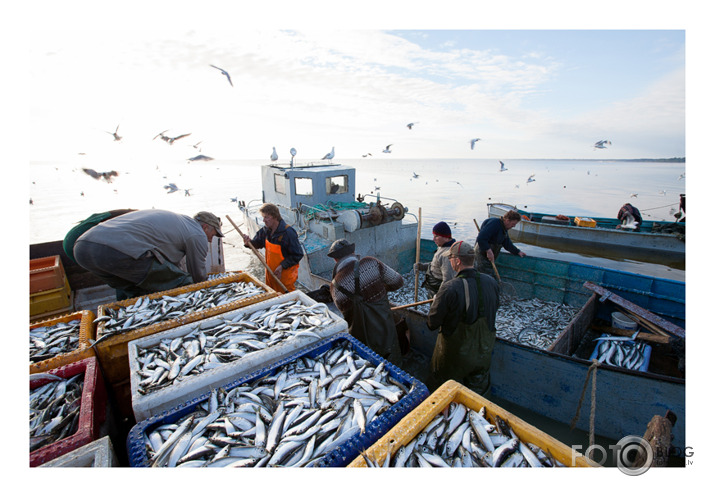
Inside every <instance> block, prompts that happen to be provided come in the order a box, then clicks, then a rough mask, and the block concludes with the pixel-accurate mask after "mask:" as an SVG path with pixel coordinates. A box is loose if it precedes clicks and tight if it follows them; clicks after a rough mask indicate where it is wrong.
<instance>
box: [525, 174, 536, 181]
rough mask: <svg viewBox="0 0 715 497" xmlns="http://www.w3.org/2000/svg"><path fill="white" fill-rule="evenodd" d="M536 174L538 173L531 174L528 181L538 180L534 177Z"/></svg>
mask: <svg viewBox="0 0 715 497" xmlns="http://www.w3.org/2000/svg"><path fill="white" fill-rule="evenodd" d="M534 176H536V175H535V174H532V175H531V176H529V179H527V180H526V182H527V183H531V182H533V181H536V180H535V179H534Z"/></svg>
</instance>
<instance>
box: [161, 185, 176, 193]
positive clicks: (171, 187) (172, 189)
mask: <svg viewBox="0 0 715 497" xmlns="http://www.w3.org/2000/svg"><path fill="white" fill-rule="evenodd" d="M164 188H165V189H166V190H168V191H167V192H166V193H174V192H176V191H178V190H179V187H178V186H176V184H175V183H169V184H168V185H164Z"/></svg>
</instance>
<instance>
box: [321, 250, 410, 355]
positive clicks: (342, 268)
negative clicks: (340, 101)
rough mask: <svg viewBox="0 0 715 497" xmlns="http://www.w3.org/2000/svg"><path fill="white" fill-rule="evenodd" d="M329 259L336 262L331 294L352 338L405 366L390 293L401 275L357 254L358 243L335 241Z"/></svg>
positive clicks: (400, 279)
mask: <svg viewBox="0 0 715 497" xmlns="http://www.w3.org/2000/svg"><path fill="white" fill-rule="evenodd" d="M328 257H330V258H332V259H334V260H335V268H333V279H332V281H331V283H330V293H331V294H332V296H333V301H334V302H335V305H336V306H337V308H338V309H340V312H341V313H342V314H343V316H344V317H345V320H346V321H347V322H348V325H349V328H348V331H349V332H350V334H351V335H352V336H354V337H355V338H357V339H358V340H360V341H361V342H362V343H364V344H365V345H367V346H368V347H370V348H371V349H372V350H374V351H375V352H377V353H378V354H379V355H380V356H382V357H384V358H385V359H387V360H388V361H390V362H391V363H392V364H394V365H395V366H398V367H399V366H401V365H402V352H401V351H400V342H399V339H398V337H397V328H396V327H395V321H394V319H393V317H392V309H391V308H390V302H389V301H388V299H387V292H391V291H394V290H397V289H399V288H400V287H401V286H402V285H403V283H404V282H403V279H402V276H401V275H400V273H398V272H397V271H395V270H394V269H392V268H390V267H389V266H387V265H385V264H383V263H382V262H380V261H379V260H377V259H375V258H374V257H369V256H367V257H362V258H361V257H360V256H359V255H357V254H355V244H354V243H350V242H348V241H347V240H346V239H344V238H343V239H340V240H336V241H335V242H334V243H333V245H332V246H331V247H330V251H329V252H328Z"/></svg>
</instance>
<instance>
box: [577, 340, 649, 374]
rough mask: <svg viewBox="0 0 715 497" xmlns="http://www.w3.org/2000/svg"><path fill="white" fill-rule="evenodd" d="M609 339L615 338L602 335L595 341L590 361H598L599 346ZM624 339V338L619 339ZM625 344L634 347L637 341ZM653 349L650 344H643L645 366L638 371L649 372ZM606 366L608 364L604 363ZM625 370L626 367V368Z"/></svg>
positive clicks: (627, 341) (624, 341)
mask: <svg viewBox="0 0 715 497" xmlns="http://www.w3.org/2000/svg"><path fill="white" fill-rule="evenodd" d="M609 338H614V337H613V336H612V335H609V334H607V333H604V334H603V335H601V336H600V337H599V338H597V339H596V340H595V342H596V345H595V346H594V348H593V352H592V353H591V356H590V357H589V360H591V361H593V360H594V359H598V346H599V345H600V344H601V342H602V341H603V340H608V339H609ZM619 338H622V337H619ZM623 343H624V344H626V345H628V346H633V345H635V344H636V341H635V340H623ZM651 351H652V347H651V346H650V345H648V344H643V364H641V366H640V367H639V368H638V369H636V371H643V372H646V371H648V366H649V365H650V355H651ZM604 364H606V363H604ZM617 367H624V366H617ZM624 368H625V367H624Z"/></svg>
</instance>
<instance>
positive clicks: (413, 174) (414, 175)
mask: <svg viewBox="0 0 715 497" xmlns="http://www.w3.org/2000/svg"><path fill="white" fill-rule="evenodd" d="M412 177H413V178H419V177H420V175H419V174H417V173H415V172H413V173H412Z"/></svg>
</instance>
